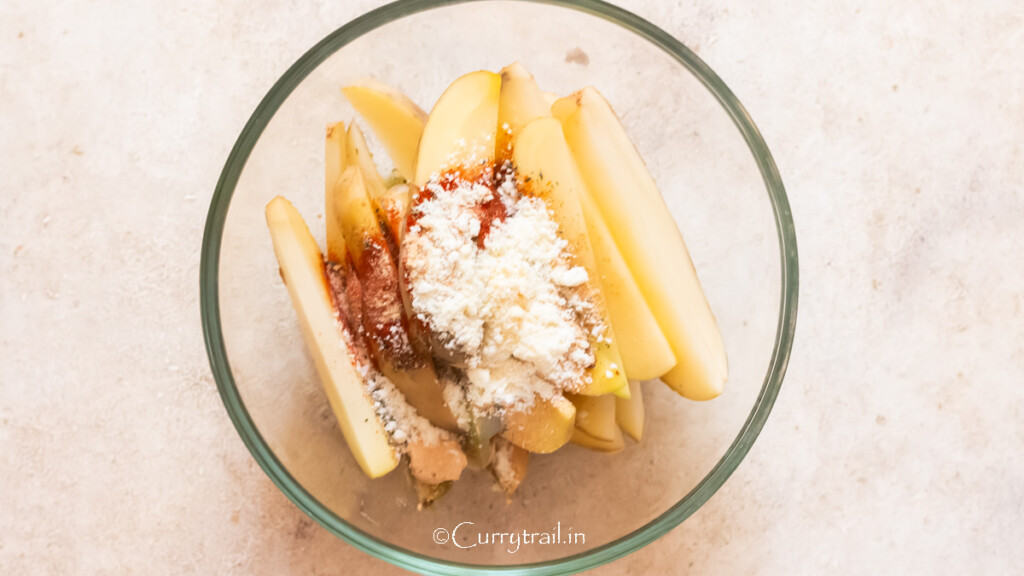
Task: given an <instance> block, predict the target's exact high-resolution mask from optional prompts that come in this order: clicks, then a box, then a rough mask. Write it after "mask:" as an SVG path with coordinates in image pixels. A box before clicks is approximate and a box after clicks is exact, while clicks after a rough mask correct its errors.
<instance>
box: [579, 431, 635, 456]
mask: <svg viewBox="0 0 1024 576" xmlns="http://www.w3.org/2000/svg"><path fill="white" fill-rule="evenodd" d="M572 443H573V444H576V445H577V446H583V447H585V448H590V449H592V450H598V451H600V452H618V451H619V450H622V449H623V448H625V447H626V441H625V439H624V438H623V437H622V432H621V431H620V432H619V433H618V435H617V436H616V438H615V439H614V440H611V441H609V440H601V439H599V438H594V437H593V436H591V435H590V434H587V433H586V432H584V431H582V430H580V429H579V428H576V429H575V430H573V433H572Z"/></svg>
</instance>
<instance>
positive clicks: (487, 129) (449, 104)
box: [413, 70, 501, 187]
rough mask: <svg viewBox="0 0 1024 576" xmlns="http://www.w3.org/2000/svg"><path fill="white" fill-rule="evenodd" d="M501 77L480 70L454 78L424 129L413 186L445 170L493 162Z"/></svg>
mask: <svg viewBox="0 0 1024 576" xmlns="http://www.w3.org/2000/svg"><path fill="white" fill-rule="evenodd" d="M500 90H501V77H500V76H498V75H497V74H495V73H494V72H488V71H486V70H480V71H477V72H470V73H469V74H466V75H464V76H461V77H459V78H458V79H456V80H455V81H454V82H452V84H451V85H450V86H448V89H447V90H445V91H444V93H443V94H441V97H440V98H439V99H438V100H437V103H436V104H434V108H433V110H431V111H430V116H428V117H427V124H426V126H424V127H423V137H422V138H421V139H420V147H419V153H418V155H417V160H416V177H415V178H414V179H413V184H415V185H416V186H420V187H422V186H423V185H424V184H426V183H427V181H429V180H430V178H431V177H432V176H435V175H438V174H440V173H441V172H442V171H444V170H445V169H448V168H452V167H457V166H466V167H469V166H468V165H469V164H478V163H483V164H486V163H487V162H490V161H493V160H494V137H495V132H496V131H497V129H498V94H499V92H500Z"/></svg>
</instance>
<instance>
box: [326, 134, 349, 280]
mask: <svg viewBox="0 0 1024 576" xmlns="http://www.w3.org/2000/svg"><path fill="white" fill-rule="evenodd" d="M347 159H348V138H347V136H346V134H345V123H344V122H336V123H334V124H328V125H327V138H326V139H325V140H324V224H325V226H326V227H327V234H326V237H327V259H328V260H330V261H331V262H344V260H345V238H344V237H343V236H342V235H341V219H340V218H339V217H338V214H337V212H336V211H335V210H334V207H335V206H337V202H335V200H334V185H335V184H337V183H338V178H341V173H342V172H344V171H345V164H346V162H347Z"/></svg>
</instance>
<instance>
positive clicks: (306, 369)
mask: <svg viewBox="0 0 1024 576" xmlns="http://www.w3.org/2000/svg"><path fill="white" fill-rule="evenodd" d="M516 60H518V61H519V62H521V63H522V64H524V65H525V67H526V68H527V69H528V70H530V71H531V72H532V73H533V74H534V76H535V77H536V79H537V81H538V83H539V84H540V86H541V87H542V89H545V90H549V91H552V92H555V93H557V94H567V93H569V92H572V91H574V90H576V89H578V88H581V87H583V86H586V85H594V86H596V87H597V88H598V89H599V90H600V91H601V92H602V93H603V94H604V95H605V96H606V97H607V98H608V100H609V101H610V102H611V103H612V105H613V106H614V108H615V109H616V111H617V112H618V113H619V115H620V117H621V118H622V121H623V123H624V125H625V127H626V129H627V131H628V132H629V133H630V135H631V136H632V138H633V140H634V142H635V143H636V145H637V147H638V148H639V150H640V152H641V154H642V155H643V157H644V159H645V160H646V162H647V165H648V167H649V168H650V170H651V173H652V174H653V176H654V178H655V179H656V180H657V182H658V184H659V187H660V189H661V191H662V193H663V195H664V196H665V199H666V202H667V204H668V206H669V209H670V210H671V212H672V214H673V216H674V217H675V218H676V220H677V222H678V224H679V227H680V229H681V230H682V231H683V234H684V236H685V237H686V240H687V243H688V245H689V248H690V252H691V255H692V257H693V260H694V264H695V265H696V267H697V270H698V273H699V275H700V278H701V280H702V283H703V285H704V289H705V292H706V294H707V296H708V298H709V300H710V302H711V307H712V309H713V310H714V311H715V314H716V316H717V318H718V322H719V325H720V327H721V330H722V333H723V336H724V339H725V343H726V347H727V351H728V355H729V363H730V377H729V381H728V383H727V385H726V390H725V392H724V393H723V394H722V395H721V396H720V397H719V398H717V399H715V400H714V401H710V402H691V401H688V400H685V399H683V398H681V397H679V396H677V395H676V394H675V393H674V392H672V391H671V390H669V389H668V388H667V387H666V386H664V385H662V384H660V383H658V382H648V383H645V384H644V395H645V398H646V404H647V407H648V409H647V425H646V431H645V437H644V440H643V442H640V443H639V444H633V445H628V446H627V447H626V449H625V450H623V451H621V452H619V453H617V454H613V455H608V454H603V453H597V452H592V451H589V450H587V449H584V448H581V447H577V446H571V445H570V446H567V447H566V448H565V449H563V450H560V451H559V452H557V453H556V454H553V455H548V456H534V457H533V458H532V459H531V462H530V468H529V473H528V475H527V478H526V481H525V482H524V484H523V486H522V487H521V488H520V490H519V492H518V493H517V495H516V496H515V497H514V498H512V499H511V500H506V498H505V496H504V495H503V494H501V493H499V492H496V491H495V490H494V489H493V488H492V484H493V483H492V481H491V479H490V477H489V474H487V473H486V472H471V471H467V472H466V473H465V474H464V476H463V479H462V480H460V481H459V482H458V483H456V485H455V487H454V488H452V490H451V491H450V492H449V493H448V495H447V496H446V497H445V498H443V499H441V500H440V501H439V502H437V503H436V504H435V505H434V506H433V507H430V508H428V509H425V510H423V511H417V510H416V499H415V495H414V493H413V491H412V490H411V488H410V486H409V485H408V481H407V479H406V477H405V475H404V474H403V473H402V472H401V471H395V472H392V473H391V474H390V475H388V476H386V477H384V478H381V479H377V480H369V479H367V478H366V477H365V476H363V474H362V472H361V471H360V470H359V468H358V466H357V465H356V464H355V462H354V460H353V459H352V457H351V455H350V454H349V451H348V449H347V448H346V446H345V443H344V440H343V438H342V436H341V434H340V432H339V430H338V428H337V425H336V423H335V421H334V418H333V415H332V414H331V412H330V409H329V408H328V404H327V400H326V397H325V395H324V393H323V392H322V390H321V387H320V384H319V382H318V380H317V377H316V374H315V371H314V367H313V365H312V362H311V360H310V358H309V356H308V354H307V352H306V349H305V346H304V344H303V342H302V339H301V336H300V332H299V325H298V322H297V318H296V315H295V312H294V310H293V309H292V306H291V303H290V301H289V298H288V294H287V291H286V289H285V287H284V286H283V285H282V283H281V281H280V278H279V277H278V271H277V263H276V260H275V258H274V254H273V251H272V248H271V243H270V237H269V235H268V232H267V230H266V226H265V222H264V217H263V208H264V205H265V204H266V203H267V201H269V200H270V199H271V198H272V197H273V196H275V195H277V194H282V195H284V196H286V197H288V198H289V199H290V200H292V202H293V203H294V204H295V205H296V207H298V208H299V210H300V211H301V212H302V213H303V215H304V216H305V218H306V219H307V221H308V222H309V223H310V227H311V228H312V230H313V232H314V235H315V236H317V238H318V240H320V241H321V245H322V240H323V228H324V226H323V208H322V206H323V189H324V188H323V181H322V179H323V133H324V126H325V125H326V124H327V123H329V122H333V121H337V120H346V121H348V120H351V119H353V118H355V114H354V111H353V110H352V109H351V107H350V106H349V105H348V103H347V102H346V100H345V99H344V97H343V96H342V94H341V91H340V90H339V87H340V86H341V85H343V84H345V83H346V82H350V81H353V80H356V79H358V78H361V77H365V76H374V77H376V78H378V79H380V80H382V81H384V82H386V83H389V84H392V85H394V86H396V87H398V88H400V89H401V90H403V91H404V92H406V93H407V94H408V95H409V96H411V97H412V98H413V99H414V100H416V101H417V102H419V103H420V105H421V106H422V107H424V108H425V109H428V110H429V107H430V106H431V105H432V104H433V102H434V101H435V100H436V98H437V97H438V95H439V94H440V93H441V91H442V90H443V89H444V88H445V86H446V85H447V84H448V83H449V82H450V81H452V80H453V79H455V78H456V77H458V76H459V75H461V74H463V73H465V72H469V71H472V70H476V69H481V68H486V69H490V70H498V69H500V68H501V67H502V66H504V65H506V64H508V63H511V62H513V61H516ZM363 126H364V128H366V126H365V124H364V125H363ZM366 132H367V134H368V135H369V134H370V131H369V130H367V131H366ZM376 146H377V144H376V143H375V142H371V147H376ZM377 159H378V162H384V161H386V160H385V159H386V154H383V153H381V154H377ZM651 249H652V250H657V249H658V248H657V246H652V247H651ZM681 265H684V263H682V262H665V266H681ZM200 283H201V306H202V316H203V329H204V335H205V338H206V346H207V351H208V353H209V358H210V364H211V367H212V369H213V374H214V376H215V378H216V380H217V385H218V388H219V390H220V394H221V396H222V398H223V400H224V405H225V406H226V407H227V410H228V413H229V415H230V417H231V419H232V421H233V422H234V424H235V427H236V428H237V429H238V432H239V434H240V435H241V437H242V440H243V441H244V442H245V444H246V446H248V448H249V450H250V451H251V452H252V454H253V456H254V457H255V458H256V460H257V461H258V462H259V464H260V466H262V467H263V469H264V471H266V473H267V474H268V475H269V476H270V477H271V479H272V480H273V481H274V483H275V484H277V486H278V487H279V488H280V489H281V490H282V491H283V492H284V493H285V494H286V495H287V496H288V497H289V498H290V499H291V500H292V501H293V502H295V504H296V505H297V506H299V508H301V509H302V510H303V511H305V512H306V513H307V514H308V515H309V516H310V517H312V518H313V519H315V520H316V521H317V522H319V523H320V524H321V525H323V526H324V527H325V528H327V529H328V530H330V531H331V532H333V533H334V534H336V535H338V536H339V537H341V538H342V539H344V540H345V541H347V542H348V543H350V544H352V545H353V546H355V547H357V548H359V549H361V550H363V551H365V552H368V553H370V554H372V555H374V556H376V557H378V558H382V559H384V560H386V561H388V562H391V563H394V564H396V565H398V566H401V567H404V568H407V569H411V570H415V571H420V572H430V573H440V574H465V573H468V572H475V571H478V570H481V569H484V570H488V571H495V572H502V571H513V572H516V573H520V574H552V573H569V572H577V571H580V570H584V569H587V568H591V567H594V566H597V565H600V564H602V563H605V562H608V561H610V560H613V559H615V558H618V557H620V556H623V555H625V554H628V553H630V552H632V551H634V550H636V549H638V548H640V547H642V546H644V545H646V544H648V543H650V542H651V541H653V540H654V539H656V538H658V537H659V536H661V535H663V534H665V533H666V532H667V531H668V530H670V529H672V528H673V527H674V526H676V525H678V524H679V523H680V522H682V521H683V520H685V519H686V518H687V517H688V516H690V515H691V514H693V512H694V511H696V510H697V509H698V508H699V507H700V506H701V505H702V504H704V502H706V501H707V500H708V498H710V497H711V495H712V494H714V493H715V491H716V490H717V489H718V488H719V487H720V486H721V485H722V483H723V482H725V480H726V479H727V478H728V477H729V475H730V474H731V473H732V471H733V470H735V469H736V466H737V465H739V463H740V461H741V460H742V459H743V457H744V455H745V454H746V453H747V451H748V450H750V447H751V445H752V444H753V442H754V440H755V439H756V437H757V435H758V432H759V431H760V430H761V428H762V426H763V425H764V423H765V420H766V418H767V417H768V414H769V412H770V411H771V407H772V404H773V402H774V400H775V397H776V395H777V394H778V391H779V387H780V385H781V382H782V378H783V375H784V373H785V371H786V364H787V360H788V357H789V352H790V347H791V344H792V339H793V332H794V328H795V321H796V303H797V253H796V241H795V235H794V229H793V223H792V218H791V215H790V211H789V205H788V201H787V199H786V195H785V191H784V190H783V186H782V182H781V180H780V178H779V174H778V171H777V169H776V167H775V164H774V162H773V160H772V157H771V154H770V153H769V151H768V148H767V146H766V145H765V143H764V141H763V140H762V138H761V136H760V134H759V133H758V131H757V128H756V127H755V126H754V124H753V122H752V120H751V119H750V117H749V116H748V115H747V113H746V111H745V110H744V109H743V107H742V106H741V105H740V103H739V101H738V100H737V99H736V97H735V96H734V95H733V94H732V92H730V90H729V89H728V88H727V87H726V86H725V84H724V83H723V82H722V80H721V79H719V78H718V76H716V75H715V73H714V72H713V71H712V70H711V69H710V68H708V66H707V65H706V64H705V63H704V62H703V61H701V60H700V59H699V58H698V57H697V56H696V55H695V54H694V53H693V52H692V51H690V50H689V49H687V48H686V47H685V46H683V45H682V44H681V43H680V42H678V41H677V40H675V39H674V38H672V37H671V36H669V35H668V34H667V33H666V32H664V31H663V30H661V29H659V28H658V27H656V26H654V25H653V24H651V23H650V22H647V21H645V20H643V19H641V18H639V17H637V16H636V15H634V14H631V13H629V12H627V11H625V10H622V9H619V8H616V7H614V6H611V5H609V4H605V3H603V2H598V1H595V0H589V1H575V2H573V1H568V0H557V1H555V0H550V1H545V2H520V1H515V2H508V1H485V2H462V3H460V2H452V1H442V0H424V1H409V2H396V3H394V4H389V5H387V6H384V7H381V8H379V9H377V10H373V11H372V12H369V13H367V14H364V15H363V16H360V17H359V18H357V19H355V20H353V21H351V22H349V23H348V24H346V25H344V26H342V27H341V28H339V29H338V30H336V31H335V32H333V33H332V34H330V35H329V36H327V37H326V38H324V39H323V40H322V41H321V42H319V43H318V44H317V45H316V46H314V47H313V48H311V49H310V50H309V51H308V52H307V53H306V54H305V55H303V56H302V57H301V58H300V59H299V60H298V61H297V62H296V63H295V64H294V65H293V66H292V67H291V68H289V69H288V71H287V72H285V74H284V75H283V76H282V77H281V79H280V80H278V81H277V83H276V84H275V85H274V86H273V87H272V88H271V89H270V92H269V93H268V94H267V95H266V97H264V99H263V100H262V102H260V104H259V106H258V107H257V108H256V111H255V112H254V113H253V115H252V117H251V118H250V119H249V121H248V123H247V124H246V125H245V128H244V129H243V130H242V133H241V134H240V135H239V137H238V141H237V142H236V143H235V146H234V148H233V149H232V151H231V154H230V156H229V157H228V160H227V163H226V165H225V166H224V170H223V172H222V174H221V177H220V180H219V182H218V183H217V189H216V192H215V194H214V197H213V201H212V203H211V206H210V212H209V216H208V219H207V223H206V230H205V235H204V238H203V247H202V264H201V278H200ZM544 534H547V536H546V537H545V536H544ZM580 534H582V537H581V536H579V535H580ZM531 535H532V536H531ZM499 540H501V541H500V542H499Z"/></svg>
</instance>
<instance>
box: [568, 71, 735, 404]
mask: <svg viewBox="0 0 1024 576" xmlns="http://www.w3.org/2000/svg"><path fill="white" fill-rule="evenodd" d="M551 111H552V113H553V114H554V115H555V117H557V118H558V119H560V120H561V121H562V128H563V131H564V133H565V137H566V140H567V141H568V143H569V147H570V148H571V149H572V152H573V156H574V157H575V159H576V161H577V163H578V164H579V167H580V170H581V172H582V174H583V178H584V180H585V181H586V184H587V189H588V191H589V192H590V193H591V194H592V196H593V198H594V201H595V203H596V204H597V206H598V209H599V210H600V212H601V215H602V216H603V217H604V219H605V222H606V223H607V224H608V227H609V228H610V229H611V232H612V236H613V238H614V240H615V244H616V245H617V246H618V248H619V250H620V251H621V252H622V256H623V257H624V258H625V261H626V264H627V265H628V267H629V269H630V271H631V272H632V273H633V277H634V278H635V279H636V283H637V285H638V286H639V288H640V292H641V293H642V294H643V296H644V300H646V302H647V304H648V305H649V306H650V308H651V311H652V312H654V315H655V317H656V318H657V320H658V324H659V326H660V327H661V330H662V332H663V333H664V335H665V336H666V338H667V339H668V342H669V344H670V346H671V347H672V352H673V353H674V355H675V357H676V365H675V366H674V367H673V368H672V369H671V370H669V372H667V373H666V374H664V375H663V376H662V379H663V380H664V381H665V383H666V384H668V385H669V386H670V387H672V388H673V389H674V390H676V391H677V392H679V393H680V394H682V395H683V396H685V397H687V398H690V399H693V400H708V399H711V398H714V397H715V396H718V395H719V394H720V393H721V392H722V388H723V386H724V384H725V380H726V378H727V376H728V366H727V362H726V356H725V347H724V345H723V343H722V337H721V334H720V333H719V330H718V325H717V323H716V322H715V318H714V316H713V314H712V313H711V308H710V306H709V305H708V302H707V299H706V298H705V297H704V292H703V290H702V289H701V285H700V281H699V280H698V279H697V274H696V271H695V270H694V267H693V262H692V261H691V259H690V254H689V252H688V251H687V249H686V244H685V243H684V242H683V237H682V235H681V234H680V233H679V230H678V228H677V227H676V223H675V220H673V218H672V215H671V214H670V213H669V211H668V209H667V207H666V205H665V202H664V200H663V199H662V197H661V194H660V193H659V192H658V189H657V186H656V185H655V183H654V180H653V179H652V178H651V176H650V174H649V173H648V172H647V168H646V166H645V165H644V163H643V160H642V159H641V158H640V155H639V154H638V153H637V151H636V148H635V147H634V146H633V144H632V142H631V141H630V140H629V137H628V136H627V135H626V132H625V130H624V129H623V127H622V125H621V124H620V123H619V120H618V118H617V117H616V116H615V112H614V111H612V109H611V106H609V105H608V103H607V102H606V101H605V100H604V98H603V97H602V96H601V95H600V94H599V93H598V92H597V91H596V90H594V89H593V88H585V89H584V90H581V91H580V92H577V93H576V94H573V95H571V96H568V97H566V98H562V99H560V100H558V101H556V102H555V104H554V105H553V106H552V108H551Z"/></svg>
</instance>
